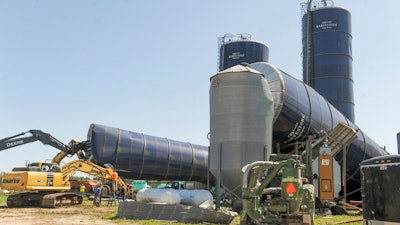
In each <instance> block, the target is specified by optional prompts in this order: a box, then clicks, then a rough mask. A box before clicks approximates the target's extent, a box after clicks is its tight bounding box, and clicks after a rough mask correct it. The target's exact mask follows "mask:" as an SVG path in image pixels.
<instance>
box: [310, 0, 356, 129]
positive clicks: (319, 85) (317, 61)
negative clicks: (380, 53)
mask: <svg viewBox="0 0 400 225" xmlns="http://www.w3.org/2000/svg"><path fill="white" fill-rule="evenodd" d="M324 2H325V4H323V3H324ZM329 2H330V1H329ZM317 3H318V4H317ZM306 7H307V9H306V10H304V11H305V13H304V15H303V17H302V36H303V38H302V40H303V41H302V42H303V81H304V82H305V83H306V84H308V85H310V86H311V87H312V88H314V89H315V90H316V91H317V92H318V93H319V94H321V95H322V96H324V97H325V98H326V99H327V100H328V101H329V102H330V103H331V104H332V105H333V106H335V107H336V108H337V109H338V110H339V111H340V112H342V113H343V114H344V115H345V116H346V117H347V118H348V119H349V120H350V121H352V122H354V120H355V118H354V117H355V115H354V94H353V75H352V63H353V58H352V34H351V14H350V12H349V11H348V10H346V9H344V8H340V7H335V6H333V3H332V4H331V5H328V4H326V1H311V0H310V1H308V4H306Z"/></svg>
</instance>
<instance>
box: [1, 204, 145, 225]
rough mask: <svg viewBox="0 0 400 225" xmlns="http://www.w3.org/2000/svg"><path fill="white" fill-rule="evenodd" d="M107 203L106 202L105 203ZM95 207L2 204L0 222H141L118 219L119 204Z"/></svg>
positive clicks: (98, 224)
mask: <svg viewBox="0 0 400 225" xmlns="http://www.w3.org/2000/svg"><path fill="white" fill-rule="evenodd" d="M105 205H106V204H105ZM105 205H104V206H101V207H94V206H92V205H79V206H69V207H62V208H56V209H48V208H8V207H7V206H6V205H0V224H15V225H27V224H29V225H42V224H46V225H61V224H62V225H69V224H73V225H76V224H78V225H79V224H90V225H106V224H119V225H126V224H130V225H132V224H140V223H135V221H133V220H132V221H121V220H119V221H116V220H115V218H113V217H114V216H115V215H116V212H117V208H118V207H117V206H113V207H107V206H105Z"/></svg>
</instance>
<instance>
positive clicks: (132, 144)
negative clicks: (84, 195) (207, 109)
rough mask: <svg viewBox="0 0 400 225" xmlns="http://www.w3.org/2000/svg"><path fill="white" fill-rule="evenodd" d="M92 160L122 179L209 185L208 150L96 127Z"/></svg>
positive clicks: (91, 130)
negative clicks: (113, 170)
mask: <svg viewBox="0 0 400 225" xmlns="http://www.w3.org/2000/svg"><path fill="white" fill-rule="evenodd" d="M88 140H89V141H90V143H91V152H90V154H91V156H92V157H91V160H92V161H93V162H95V163H96V164H99V165H104V164H111V165H113V166H114V168H115V169H116V170H117V171H118V173H119V174H120V176H122V177H125V178H131V179H143V180H184V181H190V180H194V181H202V182H206V181H207V175H208V171H207V164H208V147H206V146H201V145H196V144H191V143H188V142H181V141H175V140H170V139H167V138H161V137H155V136H151V135H145V134H141V133H136V132H131V131H127V130H123V129H118V128H113V127H108V126H103V125H98V124H92V125H91V126H90V128H89V132H88Z"/></svg>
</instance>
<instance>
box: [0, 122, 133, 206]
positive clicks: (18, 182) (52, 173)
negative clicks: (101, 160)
mask: <svg viewBox="0 0 400 225" xmlns="http://www.w3.org/2000/svg"><path fill="white" fill-rule="evenodd" d="M28 133H30V134H31V135H30V136H26V134H28ZM34 141H40V142H42V143H43V144H47V145H50V146H53V147H55V148H57V149H59V150H61V151H60V152H59V153H58V154H57V155H56V156H55V157H54V158H53V159H52V161H51V162H35V163H28V164H27V165H26V167H17V168H14V169H13V170H12V172H6V173H4V174H3V177H2V188H3V189H6V190H11V191H17V192H19V193H16V194H13V195H10V196H9V197H8V199H7V206H9V207H23V206H39V207H46V208H55V207H60V206H67V205H77V204H81V203H82V201H83V197H82V195H80V194H77V193H73V192H69V191H70V189H71V186H70V178H71V177H72V176H73V175H74V174H75V173H76V172H78V171H80V172H83V173H86V174H90V175H93V176H96V177H99V178H102V179H105V180H111V174H112V173H113V172H114V170H113V168H112V167H102V166H99V165H96V164H94V163H92V162H90V161H86V160H85V156H84V152H85V150H86V149H88V148H89V147H90V144H88V143H86V142H79V141H77V140H75V139H73V140H72V141H71V142H70V143H69V144H68V145H65V144H64V143H62V142H61V141H59V140H57V139H56V138H54V137H53V136H51V135H50V134H48V133H45V132H42V131H40V130H30V131H28V132H24V133H20V134H17V135H14V136H12V137H8V138H4V139H1V140H0V151H2V150H5V149H9V148H13V147H17V146H20V145H23V144H27V143H31V142H34ZM75 154H76V155H77V156H78V158H79V159H78V160H73V161H70V162H67V163H66V164H64V165H63V166H62V167H60V162H61V161H62V160H63V159H64V158H65V157H66V156H72V155H75ZM118 183H119V187H121V188H122V187H123V186H124V187H127V185H126V184H125V182H124V181H123V180H122V179H121V178H118ZM133 193H134V189H133V188H128V191H127V195H128V196H133Z"/></svg>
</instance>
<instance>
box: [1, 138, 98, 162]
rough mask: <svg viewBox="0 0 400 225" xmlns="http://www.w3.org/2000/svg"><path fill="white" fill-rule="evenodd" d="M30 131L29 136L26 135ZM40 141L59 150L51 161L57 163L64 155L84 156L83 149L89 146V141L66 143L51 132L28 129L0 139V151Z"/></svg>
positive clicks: (81, 157)
mask: <svg viewBox="0 0 400 225" xmlns="http://www.w3.org/2000/svg"><path fill="white" fill-rule="evenodd" d="M28 133H30V134H31V135H30V136H26V135H27V134H28ZM35 141H40V142H42V143H43V144H45V145H50V146H52V147H54V148H56V149H59V150H61V152H59V153H58V154H57V155H56V156H55V157H54V158H53V160H52V162H53V163H57V164H59V163H60V162H61V161H62V160H63V159H64V158H65V157H66V156H68V155H74V154H77V155H78V158H80V159H83V158H85V155H84V151H85V150H87V149H89V148H90V143H89V142H79V141H77V140H75V139H73V140H72V141H70V143H69V144H68V145H66V144H64V143H63V142H61V141H59V140H58V139H57V138H55V137H53V136H52V135H51V134H48V133H45V132H43V131H41V130H29V131H27V132H22V133H20V134H17V135H14V136H11V137H6V138H3V139H1V140H0V151H3V150H6V149H9V148H13V147H17V146H20V145H24V144H28V143H31V142H35Z"/></svg>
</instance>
